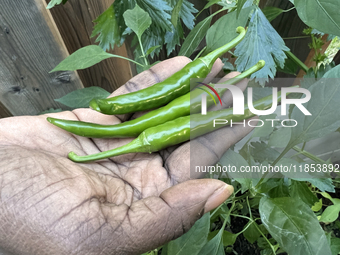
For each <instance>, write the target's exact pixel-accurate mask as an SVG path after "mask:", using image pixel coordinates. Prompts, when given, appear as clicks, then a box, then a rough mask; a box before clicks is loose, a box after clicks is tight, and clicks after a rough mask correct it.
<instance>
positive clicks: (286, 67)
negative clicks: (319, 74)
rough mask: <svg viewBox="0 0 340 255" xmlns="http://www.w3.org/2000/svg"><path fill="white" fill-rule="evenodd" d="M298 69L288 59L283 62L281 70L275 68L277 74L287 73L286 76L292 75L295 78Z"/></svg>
mask: <svg viewBox="0 0 340 255" xmlns="http://www.w3.org/2000/svg"><path fill="white" fill-rule="evenodd" d="M299 69H300V67H299V66H298V65H297V64H296V63H295V62H294V61H293V60H291V59H290V58H287V59H286V60H285V65H284V67H283V68H281V67H279V66H278V67H277V70H278V71H279V72H283V73H287V74H292V75H295V76H296V73H297V71H298V70H299Z"/></svg>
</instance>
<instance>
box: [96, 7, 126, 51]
mask: <svg viewBox="0 0 340 255" xmlns="http://www.w3.org/2000/svg"><path fill="white" fill-rule="evenodd" d="M94 22H95V23H97V24H96V25H95V26H94V28H93V31H92V34H91V37H95V36H97V35H98V37H97V38H96V42H99V46H100V47H101V48H103V50H104V51H106V50H109V49H110V47H111V48H112V49H113V48H114V45H115V44H117V46H118V47H120V46H121V44H122V42H121V38H120V33H119V29H118V23H117V20H116V14H115V9H114V5H113V4H112V5H111V6H110V7H109V8H107V10H106V11H104V12H103V13H102V14H101V15H100V16H99V17H98V18H97V19H96V20H95V21H94Z"/></svg>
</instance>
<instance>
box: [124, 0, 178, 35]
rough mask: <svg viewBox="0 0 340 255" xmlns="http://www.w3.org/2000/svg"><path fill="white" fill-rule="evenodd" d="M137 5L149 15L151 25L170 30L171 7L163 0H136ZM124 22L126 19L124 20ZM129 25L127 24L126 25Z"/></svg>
mask: <svg viewBox="0 0 340 255" xmlns="http://www.w3.org/2000/svg"><path fill="white" fill-rule="evenodd" d="M137 2H138V4H139V6H140V7H141V8H142V9H143V10H144V11H146V12H148V14H149V15H150V17H151V19H152V22H153V26H154V27H158V28H160V29H161V30H163V31H164V32H165V31H171V29H172V24H171V15H170V14H169V13H170V12H171V11H172V8H171V7H170V6H169V4H168V3H167V1H165V0H138V1H137ZM125 22H126V21H125ZM128 27H129V25H128Z"/></svg>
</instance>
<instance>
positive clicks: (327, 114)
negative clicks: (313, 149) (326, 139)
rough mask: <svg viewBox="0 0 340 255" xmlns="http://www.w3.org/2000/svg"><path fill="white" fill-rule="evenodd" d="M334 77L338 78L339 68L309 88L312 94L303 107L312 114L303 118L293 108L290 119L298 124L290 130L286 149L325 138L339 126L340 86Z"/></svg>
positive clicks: (295, 108) (302, 114) (296, 109)
mask: <svg viewBox="0 0 340 255" xmlns="http://www.w3.org/2000/svg"><path fill="white" fill-rule="evenodd" d="M335 77H340V66H337V67H335V68H333V69H332V70H331V71H329V72H327V73H326V74H325V75H324V77H323V78H322V79H320V80H319V81H318V82H316V83H314V84H313V85H312V86H310V87H309V91H310V93H311V94H312V97H311V99H310V100H309V102H307V103H305V104H304V107H305V108H306V109H308V111H309V112H310V113H311V114H312V116H305V115H304V113H302V112H301V111H300V109H298V108H297V107H294V109H293V111H292V114H291V116H290V118H291V119H294V120H296V121H297V122H298V123H299V124H298V125H297V126H296V127H294V128H292V133H291V138H290V141H289V144H288V146H287V147H288V148H292V147H293V146H295V145H297V144H300V143H303V142H308V141H310V140H314V139H316V138H319V137H322V136H325V135H327V134H330V133H332V132H334V131H335V130H337V129H338V128H339V126H340V111H338V109H339V108H340V101H339V98H340V86H338V82H337V80H335V79H331V78H335Z"/></svg>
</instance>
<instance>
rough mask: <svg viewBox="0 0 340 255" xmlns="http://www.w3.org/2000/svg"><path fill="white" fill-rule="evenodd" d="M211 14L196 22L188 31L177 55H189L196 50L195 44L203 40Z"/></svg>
mask: <svg viewBox="0 0 340 255" xmlns="http://www.w3.org/2000/svg"><path fill="white" fill-rule="evenodd" d="M212 17H213V16H209V17H207V18H205V19H204V20H202V21H201V22H200V23H198V24H197V25H196V26H195V27H194V29H193V30H191V31H190V33H189V34H188V36H187V37H186V38H185V40H184V42H183V44H182V47H181V50H180V51H179V53H178V55H180V56H187V57H190V56H191V54H192V53H194V51H195V50H196V48H197V46H198V45H199V44H200V42H201V41H202V40H203V38H204V36H205V35H206V33H207V30H208V29H209V26H210V22H211V20H212Z"/></svg>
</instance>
